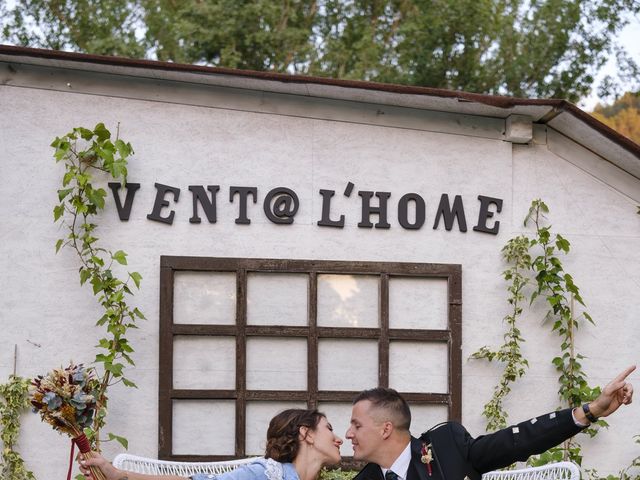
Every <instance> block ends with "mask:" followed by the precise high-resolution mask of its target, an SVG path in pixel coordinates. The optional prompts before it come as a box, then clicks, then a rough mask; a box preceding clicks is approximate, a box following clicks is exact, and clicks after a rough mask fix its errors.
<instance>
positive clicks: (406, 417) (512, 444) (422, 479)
mask: <svg viewBox="0 0 640 480" xmlns="http://www.w3.org/2000/svg"><path fill="white" fill-rule="evenodd" d="M635 368H636V367H635V365H633V366H631V367H628V368H627V369H626V370H624V371H623V372H621V373H620V374H619V375H618V376H617V377H616V378H614V379H613V380H612V381H611V382H610V383H609V384H607V386H606V387H604V389H603V390H602V393H601V394H600V396H599V397H598V398H596V399H595V400H594V401H592V402H590V403H585V404H584V405H583V406H582V407H578V408H574V409H570V408H568V409H565V410H560V411H557V412H551V413H547V414H545V415H542V416H540V417H536V418H532V419H530V420H527V421H525V422H522V423H519V424H518V425H515V426H511V427H508V428H505V429H503V430H499V431H497V432H495V433H490V434H487V435H483V436H480V437H477V438H472V437H471V435H470V434H469V432H467V430H466V429H465V428H464V427H463V426H462V425H460V424H459V423H456V422H445V423H441V424H439V425H436V426H435V427H433V428H431V429H430V430H428V431H427V432H425V433H423V434H422V435H421V436H420V438H414V437H412V436H411V434H410V433H409V426H410V424H411V412H410V411H409V406H408V405H407V402H406V401H405V400H404V399H403V398H402V397H401V396H400V395H399V394H398V392H396V391H395V390H392V389H386V388H374V389H371V390H365V391H363V392H361V393H360V394H359V395H358V396H357V397H356V398H355V399H354V401H353V411H352V415H351V424H350V426H349V429H348V430H347V433H346V435H345V436H346V438H348V439H349V440H351V443H352V444H353V458H354V459H355V460H363V461H367V462H369V463H368V464H367V465H366V466H365V467H364V468H363V469H362V471H360V473H359V474H358V475H357V476H356V477H355V478H354V480H383V479H384V480H480V478H481V476H482V474H483V473H485V472H488V471H491V470H495V469H498V468H502V467H505V466H507V465H510V464H512V463H513V462H515V461H522V460H526V459H527V458H528V457H529V456H531V455H535V454H538V453H542V452H544V451H546V450H548V449H549V448H551V447H554V446H555V445H558V444H559V443H561V442H562V441H564V440H566V439H567V438H569V437H572V436H573V435H575V434H576V433H578V432H580V431H581V430H582V429H584V428H586V427H587V426H589V425H590V424H591V423H592V422H595V421H596V420H597V419H598V418H600V417H606V416H608V415H610V414H612V413H613V412H615V411H616V410H617V409H618V408H619V407H620V406H621V405H628V404H629V403H631V400H632V397H633V386H632V385H631V384H630V383H627V382H626V381H625V379H626V378H627V377H628V376H629V374H630V373H631V372H633V371H634V370H635Z"/></svg>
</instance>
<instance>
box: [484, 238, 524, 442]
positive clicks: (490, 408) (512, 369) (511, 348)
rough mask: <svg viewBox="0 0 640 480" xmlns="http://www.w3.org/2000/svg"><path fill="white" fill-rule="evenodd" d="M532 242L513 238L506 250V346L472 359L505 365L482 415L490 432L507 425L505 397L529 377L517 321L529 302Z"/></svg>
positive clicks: (489, 350) (504, 275) (487, 350)
mask: <svg viewBox="0 0 640 480" xmlns="http://www.w3.org/2000/svg"><path fill="white" fill-rule="evenodd" d="M529 247H530V240H529V239H528V238H527V237H525V236H518V237H515V238H512V239H510V240H509V241H508V242H507V244H506V245H505V246H504V248H503V249H502V256H503V258H504V259H505V260H506V261H507V263H509V264H510V267H509V268H508V269H506V270H505V271H504V272H503V273H502V275H503V277H504V279H505V280H506V281H507V282H509V286H508V287H507V291H508V292H509V297H508V299H507V301H508V302H509V306H510V308H511V311H510V312H509V314H508V315H507V316H506V317H504V322H505V323H506V325H507V331H506V333H505V334H504V343H503V344H502V346H501V347H500V348H499V349H498V350H491V349H489V348H488V347H486V346H484V347H482V348H481V349H480V350H478V351H477V352H475V353H474V354H473V355H472V358H476V359H481V358H484V359H486V360H488V361H490V362H491V361H494V360H496V361H498V362H501V363H502V364H504V370H503V371H502V376H501V377H500V380H499V381H498V384H497V385H496V386H495V388H494V390H493V396H492V397H491V400H489V402H487V403H486V404H485V406H484V410H483V411H482V415H484V416H485V417H486V418H487V431H494V430H499V429H501V428H504V427H506V426H507V418H508V414H507V412H506V411H505V410H504V408H503V406H502V404H503V401H504V399H505V397H506V396H507V395H508V394H509V392H511V384H512V383H513V382H515V381H516V380H517V379H518V378H520V377H522V376H523V375H524V374H525V369H526V368H527V367H528V366H529V363H528V362H527V360H526V359H525V358H524V357H523V356H522V352H521V351H520V344H521V343H522V342H524V339H523V338H522V335H521V333H520V329H519V328H518V326H517V320H518V318H519V317H520V314H521V313H522V304H523V302H524V301H525V299H526V297H525V292H524V289H525V287H526V286H527V285H528V284H529V283H530V282H531V280H530V279H529V278H528V277H527V273H528V271H529V270H530V268H531V256H530V255H529Z"/></svg>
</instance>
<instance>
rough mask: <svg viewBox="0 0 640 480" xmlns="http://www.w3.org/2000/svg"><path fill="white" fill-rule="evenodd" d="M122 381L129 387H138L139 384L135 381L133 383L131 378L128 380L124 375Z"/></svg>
mask: <svg viewBox="0 0 640 480" xmlns="http://www.w3.org/2000/svg"><path fill="white" fill-rule="evenodd" d="M122 383H124V384H125V386H127V387H132V388H138V386H137V385H136V384H135V383H133V382H132V381H131V380H127V379H126V378H124V377H122Z"/></svg>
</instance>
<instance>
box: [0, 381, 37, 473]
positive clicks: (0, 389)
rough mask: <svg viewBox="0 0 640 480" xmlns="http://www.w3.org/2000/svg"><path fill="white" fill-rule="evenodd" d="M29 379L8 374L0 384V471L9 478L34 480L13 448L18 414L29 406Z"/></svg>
mask: <svg viewBox="0 0 640 480" xmlns="http://www.w3.org/2000/svg"><path fill="white" fill-rule="evenodd" d="M28 387H29V380H27V379H25V378H22V377H18V376H16V375H10V376H9V381H8V382H7V383H3V384H0V440H1V441H2V443H3V444H4V448H3V450H2V462H0V473H1V474H2V475H1V477H2V478H10V479H11V480H35V476H34V475H33V473H32V472H30V471H29V470H27V469H26V467H25V465H24V460H23V459H22V456H21V455H20V453H18V452H17V451H16V450H15V449H14V448H15V446H16V444H17V443H18V435H19V433H20V414H21V413H22V412H23V411H25V410H26V409H27V408H28V407H29V398H28V394H27V392H28Z"/></svg>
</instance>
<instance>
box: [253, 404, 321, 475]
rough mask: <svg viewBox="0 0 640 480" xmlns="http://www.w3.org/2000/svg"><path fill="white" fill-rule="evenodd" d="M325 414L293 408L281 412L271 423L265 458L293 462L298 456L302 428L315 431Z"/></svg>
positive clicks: (268, 430)
mask: <svg viewBox="0 0 640 480" xmlns="http://www.w3.org/2000/svg"><path fill="white" fill-rule="evenodd" d="M324 416H325V415H324V414H323V413H320V412H318V410H302V409H299V408H291V409H289V410H284V411H283V412H280V413H279V414H277V415H276V416H275V417H273V418H272V419H271V421H270V422H269V428H268V429H267V448H266V450H265V453H264V456H265V458H273V459H274V460H276V461H278V462H289V463H290V462H293V460H294V459H295V458H296V456H297V455H298V448H299V447H300V441H299V440H298V436H299V434H300V427H307V428H310V429H311V430H315V428H316V427H317V426H318V423H319V422H320V419H321V418H324Z"/></svg>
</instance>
